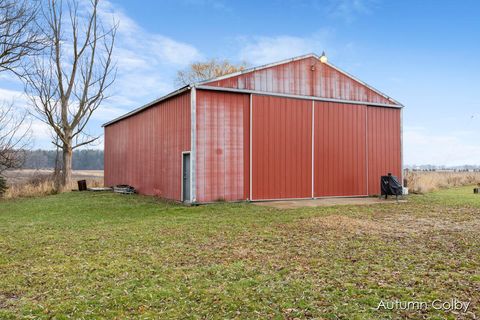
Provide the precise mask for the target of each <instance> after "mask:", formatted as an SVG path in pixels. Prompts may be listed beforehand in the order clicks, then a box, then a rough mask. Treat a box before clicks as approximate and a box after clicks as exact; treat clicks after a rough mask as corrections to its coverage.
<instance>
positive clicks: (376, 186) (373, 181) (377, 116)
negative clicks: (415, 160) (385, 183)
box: [367, 107, 402, 195]
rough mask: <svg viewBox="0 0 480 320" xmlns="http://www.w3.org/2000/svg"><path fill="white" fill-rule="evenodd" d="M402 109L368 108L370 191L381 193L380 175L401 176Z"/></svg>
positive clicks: (371, 192)
mask: <svg viewBox="0 0 480 320" xmlns="http://www.w3.org/2000/svg"><path fill="white" fill-rule="evenodd" d="M400 112H401V110H400V109H393V108H378V107H368V108H367V128H368V129H367V153H368V193H369V194H370V195H373V194H379V193H380V176H382V175H386V174H387V173H388V172H391V173H392V174H393V175H395V176H397V177H399V178H400V177H401V173H402V167H401V166H402V164H401V128H400V125H401V124H400Z"/></svg>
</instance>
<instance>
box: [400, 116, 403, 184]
mask: <svg viewBox="0 0 480 320" xmlns="http://www.w3.org/2000/svg"><path fill="white" fill-rule="evenodd" d="M400 176H401V179H402V180H401V181H400V183H401V184H402V187H403V108H402V109H400Z"/></svg>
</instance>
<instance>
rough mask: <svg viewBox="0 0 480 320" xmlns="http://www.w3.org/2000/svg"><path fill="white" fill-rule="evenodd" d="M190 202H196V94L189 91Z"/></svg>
mask: <svg viewBox="0 0 480 320" xmlns="http://www.w3.org/2000/svg"><path fill="white" fill-rule="evenodd" d="M190 125H191V128H190V202H191V203H194V202H196V201H197V197H196V192H197V184H196V183H197V166H196V163H197V92H196V89H195V87H192V90H191V91H190Z"/></svg>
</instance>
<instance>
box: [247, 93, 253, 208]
mask: <svg viewBox="0 0 480 320" xmlns="http://www.w3.org/2000/svg"><path fill="white" fill-rule="evenodd" d="M252 111H253V107H252V94H250V115H249V116H250V125H249V130H250V134H249V135H248V136H249V139H250V142H249V143H248V147H249V148H250V152H249V158H250V159H249V162H250V166H249V174H250V179H249V183H250V186H249V188H248V191H249V192H250V199H249V200H250V201H252V200H253V198H252V194H253V192H252V185H253V183H252V177H253V175H252V168H253V165H252V150H253V148H252V141H253V139H252V132H253V128H252V124H253V121H252V120H253V115H252Z"/></svg>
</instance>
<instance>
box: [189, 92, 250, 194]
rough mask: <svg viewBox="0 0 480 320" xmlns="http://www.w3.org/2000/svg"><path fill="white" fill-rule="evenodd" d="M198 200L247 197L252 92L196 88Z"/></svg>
mask: <svg viewBox="0 0 480 320" xmlns="http://www.w3.org/2000/svg"><path fill="white" fill-rule="evenodd" d="M196 100H197V109H196V114H197V145H196V150H197V156H196V157H197V167H196V170H197V174H196V177H197V183H196V189H197V201H199V202H210V201H217V200H245V199H247V197H248V187H249V180H248V177H249V171H248V170H249V156H250V155H249V139H250V138H249V105H250V102H249V95H248V94H235V93H222V92H214V91H203V90H197V98H196Z"/></svg>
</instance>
